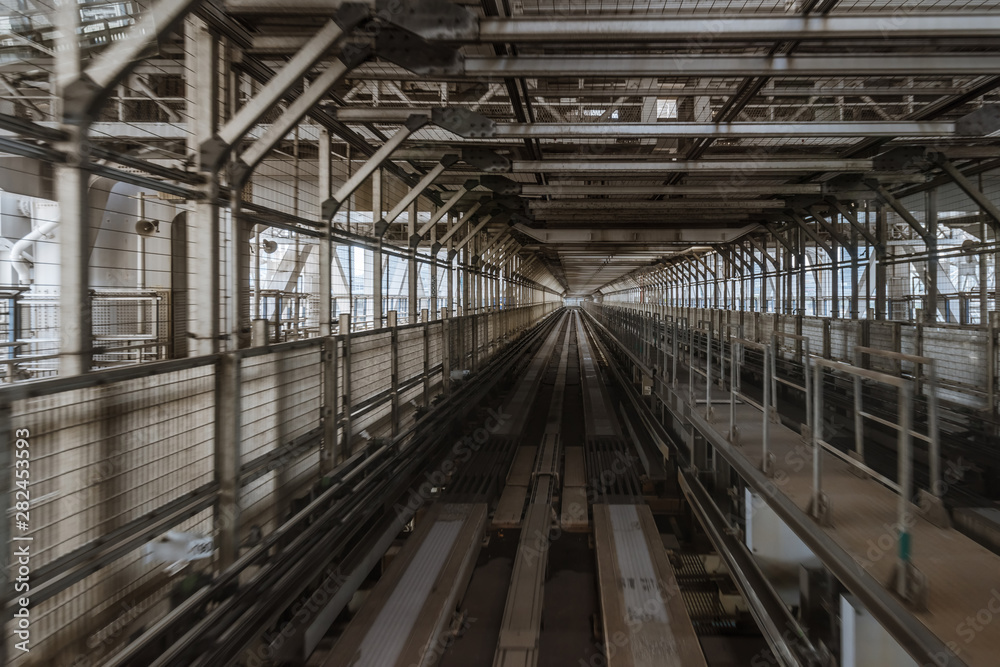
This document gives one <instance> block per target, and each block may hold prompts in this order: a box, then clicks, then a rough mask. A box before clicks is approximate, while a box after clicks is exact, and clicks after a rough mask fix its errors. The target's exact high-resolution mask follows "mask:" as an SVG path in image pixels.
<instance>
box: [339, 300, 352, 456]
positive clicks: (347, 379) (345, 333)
mask: <svg viewBox="0 0 1000 667" xmlns="http://www.w3.org/2000/svg"><path fill="white" fill-rule="evenodd" d="M340 340H341V341H343V348H342V354H343V358H344V363H343V370H342V371H341V375H342V377H343V386H342V387H341V391H343V395H342V396H341V399H340V406H341V408H340V409H341V427H340V429H341V430H340V433H341V436H340V437H341V442H340V452H339V453H340V456H342V457H344V458H347V457H348V456H350V455H351V429H352V428H353V426H352V424H351V314H350V313H341V314H340Z"/></svg>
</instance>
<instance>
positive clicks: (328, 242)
mask: <svg viewBox="0 0 1000 667" xmlns="http://www.w3.org/2000/svg"><path fill="white" fill-rule="evenodd" d="M317 150H318V152H319V190H318V194H319V200H320V201H325V200H326V199H328V198H329V197H330V177H331V171H332V165H331V162H330V133H329V132H328V131H327V130H325V129H323V130H320V133H319V145H318V147H317ZM332 272H333V220H329V221H327V223H326V230H325V236H324V238H322V239H320V243H319V335H320V336H329V335H330V334H331V333H333V331H332V329H333V327H332V320H333V309H332V308H331V307H330V296H331V295H332V294H333V273H332Z"/></svg>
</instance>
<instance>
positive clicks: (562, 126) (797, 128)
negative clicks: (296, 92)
mask: <svg viewBox="0 0 1000 667" xmlns="http://www.w3.org/2000/svg"><path fill="white" fill-rule="evenodd" d="M806 92H810V94H811V91H806ZM660 94H661V95H665V94H667V93H666V92H661V93H660ZM411 114H419V115H426V116H428V117H429V116H430V115H431V109H430V108H415V109H406V108H391V109H384V108H361V107H351V108H341V109H338V110H337V111H336V116H337V120H342V121H344V122H351V123H361V122H400V121H402V120H405V119H406V118H407V117H408V116H409V115H411ZM953 134H955V123H954V122H952V121H858V122H850V121H848V122H835V121H831V122H794V123H783V122H774V123H771V122H759V123H735V122H734V123H697V122H687V121H679V122H670V123H616V122H593V123H497V124H496V131H495V133H494V135H493V136H494V138H515V139H573V138H577V137H590V138H594V137H638V138H656V139H669V138H686V137H712V138H719V139H735V138H750V137H817V138H829V137H834V138H836V137H844V138H853V137H942V136H951V135H953Z"/></svg>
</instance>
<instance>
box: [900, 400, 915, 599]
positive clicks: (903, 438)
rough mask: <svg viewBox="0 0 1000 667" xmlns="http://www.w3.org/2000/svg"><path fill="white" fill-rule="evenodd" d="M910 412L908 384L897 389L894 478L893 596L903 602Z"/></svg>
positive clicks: (905, 594) (907, 542) (910, 482)
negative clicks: (896, 489)
mask: <svg viewBox="0 0 1000 667" xmlns="http://www.w3.org/2000/svg"><path fill="white" fill-rule="evenodd" d="M912 408H913V389H912V387H911V386H910V384H909V383H908V382H906V383H903V384H902V385H901V386H900V388H899V459H898V470H897V475H898V479H899V498H898V500H897V515H898V517H899V518H898V521H897V526H898V528H899V538H898V540H899V563H898V564H897V567H896V593H898V594H899V595H900V596H902V597H903V598H905V599H909V598H910V595H909V593H910V591H909V590H908V589H909V586H908V585H907V583H908V577H909V575H910V531H909V529H908V527H907V526H908V524H909V523H910V521H909V518H908V515H909V511H910V499H911V498H912V497H913V458H912V453H911V449H912V445H913V440H912V436H911V435H910V427H911V422H912V419H911V410H912Z"/></svg>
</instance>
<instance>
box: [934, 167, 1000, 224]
mask: <svg viewBox="0 0 1000 667" xmlns="http://www.w3.org/2000/svg"><path fill="white" fill-rule="evenodd" d="M932 157H933V159H934V161H935V162H936V163H937V166H939V167H941V168H942V169H943V170H944V171H945V173H946V174H948V175H949V176H951V179H952V180H953V181H955V185H957V186H958V187H959V188H961V189H962V191H963V192H965V194H967V195H969V197H970V198H972V201H974V202H976V203H977V204H979V208H981V209H982V210H983V211H985V212H986V214H987V216H988V218H987V222H988V223H989V225H990V227H992V228H993V231H994V232H998V233H1000V209H998V208H997V207H996V205H995V204H994V203H993V202H991V201H990V200H989V199H988V198H987V197H986V195H984V194H983V193H982V191H981V190H980V189H979V188H977V187H976V186H975V185H973V184H972V181H970V180H969V179H968V178H966V176H965V174H963V173H962V172H961V171H959V170H958V167H956V166H955V165H954V164H952V163H951V161H950V160H948V159H947V158H946V157H945V156H944V155H941V154H940V153H935V154H933V156H932Z"/></svg>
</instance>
